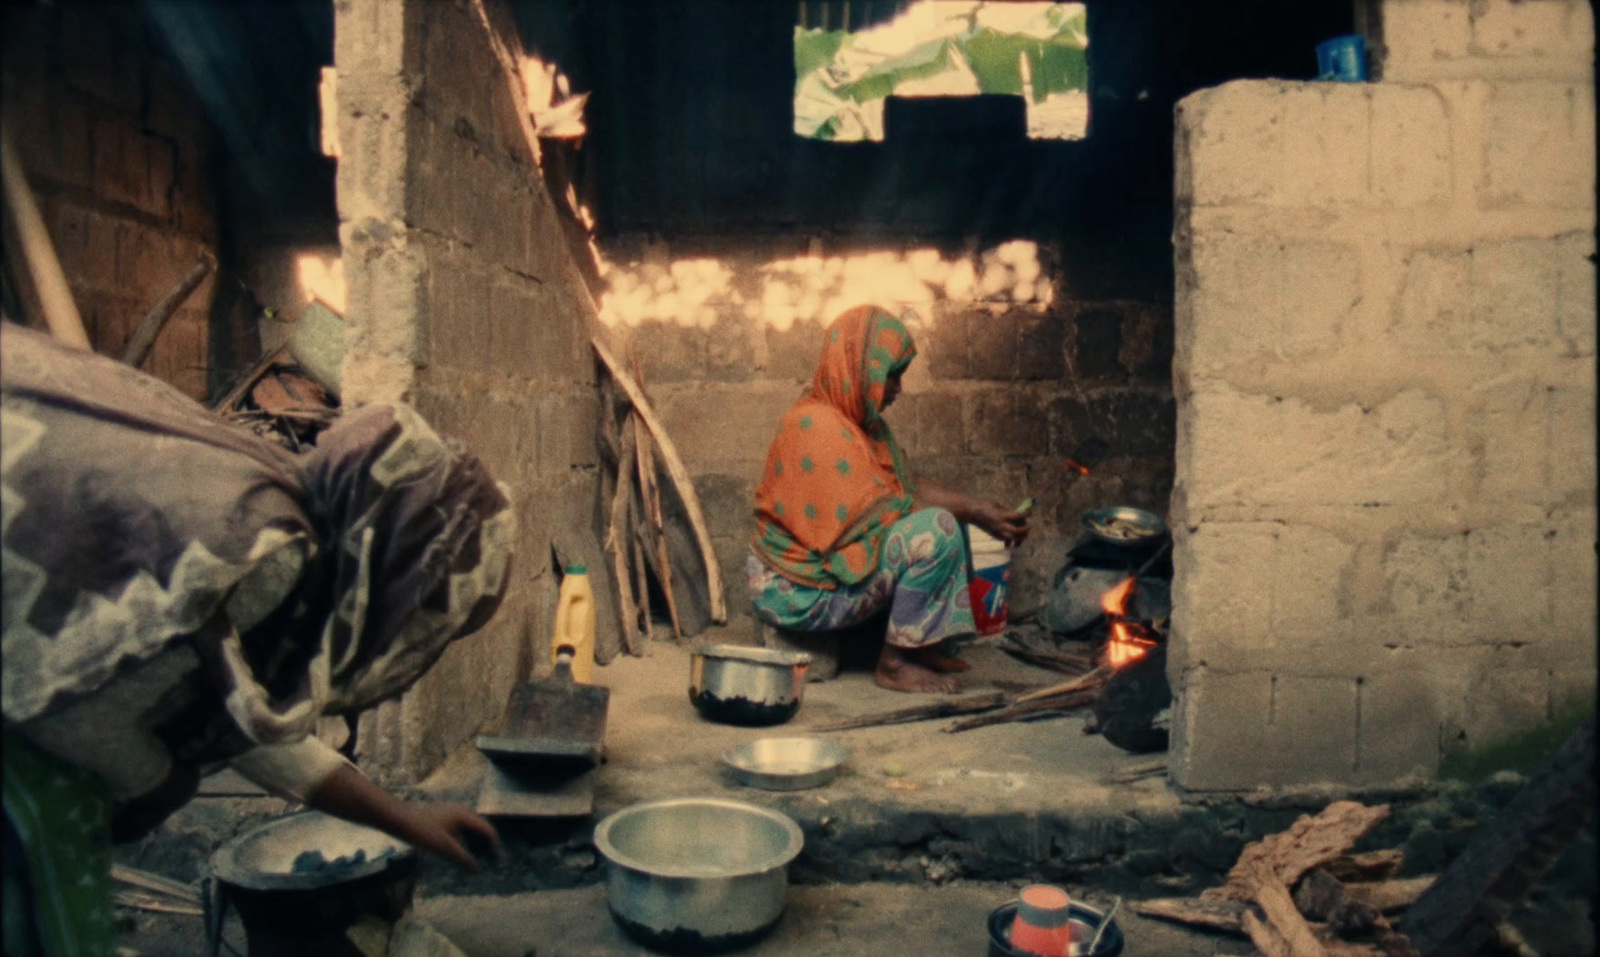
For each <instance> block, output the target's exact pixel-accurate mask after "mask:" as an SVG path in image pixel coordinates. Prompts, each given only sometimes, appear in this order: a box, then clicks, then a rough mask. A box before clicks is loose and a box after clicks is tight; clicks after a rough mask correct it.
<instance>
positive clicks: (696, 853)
mask: <svg viewBox="0 0 1600 957" xmlns="http://www.w3.org/2000/svg"><path fill="white" fill-rule="evenodd" d="M804 843H805V839H804V837H803V836H802V834H801V832H800V827H799V825H797V824H795V822H794V821H793V820H791V819H790V818H789V817H788V816H786V815H784V814H780V813H779V812H777V811H773V810H770V809H768V808H762V807H756V806H755V805H753V804H745V803H743V802H741V801H730V800H726V799H722V798H678V799H675V800H669V801H653V802H650V803H646V804H635V805H633V806H632V807H627V808H623V809H622V810H620V811H618V812H616V813H615V814H612V815H611V816H609V817H607V818H606V819H605V820H603V821H601V822H600V824H599V825H598V826H597V827H596V828H595V830H594V845H595V849H596V850H598V851H599V853H600V856H601V857H603V858H604V859H605V861H606V864H607V871H608V873H607V875H606V903H607V905H608V906H609V907H610V909H611V914H612V916H613V917H614V918H615V919H616V921H617V923H618V924H619V925H620V926H621V927H622V929H623V930H624V931H626V932H627V933H628V935H629V936H631V937H633V938H634V939H636V940H638V941H640V942H641V943H643V944H645V945H646V946H649V947H653V948H655V949H658V950H665V951H669V952H672V953H690V954H705V953H717V952H723V951H727V950H733V949H737V948H739V947H744V946H747V945H749V944H753V943H755V942H756V941H757V940H759V939H760V938H762V937H763V936H765V935H766V934H767V933H768V932H769V931H771V929H772V928H773V926H774V925H776V924H777V922H778V918H779V917H780V916H782V914H783V906H784V902H785V900H786V898H787V896H788V890H789V862H790V861H793V860H794V859H795V857H796V856H797V855H798V854H799V853H800V849H801V847H803V846H804Z"/></svg>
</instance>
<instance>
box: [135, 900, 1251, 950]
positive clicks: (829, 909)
mask: <svg viewBox="0 0 1600 957" xmlns="http://www.w3.org/2000/svg"><path fill="white" fill-rule="evenodd" d="M1016 891H1017V889H1016V887H1014V886H1012V885H1009V884H994V883H959V884H947V885H944V886H939V887H932V886H912V885H905V884H833V885H823V886H814V887H793V888H791V889H790V891H789V901H788V906H787V908H786V909H785V911H784V914H783V916H782V918H780V919H779V921H778V925H777V927H776V928H774V929H773V931H772V933H771V934H770V935H769V936H768V937H766V938H764V939H762V940H761V941H758V942H757V943H756V944H754V945H753V946H751V947H750V948H748V949H747V950H743V951H740V953H742V954H748V955H750V957H877V955H883V957H898V955H903V954H917V955H929V957H933V955H941V957H943V955H949V957H959V955H972V957H980V955H982V954H984V953H986V952H987V948H988V934H987V931H986V929H985V925H986V921H987V918H988V916H989V912H990V911H992V910H993V909H994V908H995V907H997V906H998V905H1000V904H1002V903H1004V902H1005V901H1008V900H1011V899H1013V898H1015V897H1016ZM1091 903H1098V904H1101V905H1102V906H1104V904H1105V903H1108V902H1105V901H1098V900H1091ZM417 913H418V914H419V915H420V916H421V917H422V918H423V919H424V920H426V921H427V922H428V923H429V924H430V925H431V926H432V927H433V928H434V929H435V930H437V931H438V932H440V933H441V934H443V935H444V936H445V937H447V938H448V939H449V940H450V941H451V943H453V944H454V945H455V946H456V947H458V948H460V949H461V950H462V951H463V952H464V953H466V954H467V957H607V955H618V957H645V955H649V954H652V953H654V952H653V951H650V950H648V949H646V948H644V947H642V946H640V945H639V944H637V943H635V942H634V941H632V940H631V939H629V938H628V937H627V936H626V935H624V934H623V933H622V931H621V930H620V929H618V927H617V925H616V923H615V922H614V921H613V920H611V917H610V914H609V913H608V912H607V909H606V901H605V889H604V888H603V887H601V886H598V885H596V886H591V887H582V888H575V889H572V890H560V891H541V892H538V893H522V894H514V895H509V896H472V897H456V896H444V897H431V898H424V899H421V900H419V901H418V902H417ZM1117 924H1118V926H1119V927H1120V928H1121V929H1122V931H1123V933H1125V934H1126V935H1127V947H1126V949H1125V950H1124V951H1123V953H1124V954H1127V955H1130V957H1132V955H1147V957H1213V955H1242V954H1251V953H1254V949H1253V948H1252V947H1251V946H1250V944H1249V942H1248V941H1245V940H1243V939H1239V938H1232V937H1226V936H1222V935H1215V934H1210V933H1206V932H1203V931H1198V930H1193V929H1189V928H1184V927H1178V926H1174V925H1172V924H1166V923H1163V922H1160V921H1154V920H1146V919H1144V918H1141V917H1139V916H1137V915H1135V914H1129V913H1127V912H1126V911H1119V916H1118V917H1117ZM226 939H227V940H228V942H229V944H230V945H231V946H232V947H234V948H236V949H237V950H239V951H240V952H243V950H244V936H243V931H242V929H241V928H240V927H239V925H238V922H237V921H236V920H235V921H232V922H231V923H230V926H229V928H228V930H227V933H226ZM121 943H122V944H123V946H126V947H129V948H130V949H133V950H136V951H138V952H139V953H140V954H143V955H146V957H193V955H195V954H198V953H201V949H202V946H203V943H204V937H203V934H202V932H201V929H200V920H199V918H192V917H191V918H185V917H174V916H168V915H140V917H139V918H138V919H137V928H134V927H129V928H128V930H127V932H126V933H125V934H124V935H123V938H122V941H121ZM226 953H227V951H226V950H224V954H226Z"/></svg>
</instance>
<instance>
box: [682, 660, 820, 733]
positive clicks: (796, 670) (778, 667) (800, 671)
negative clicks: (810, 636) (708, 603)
mask: <svg viewBox="0 0 1600 957" xmlns="http://www.w3.org/2000/svg"><path fill="white" fill-rule="evenodd" d="M810 665H811V656H810V655H807V654H803V653H800V652H794V651H777V650H774V649H771V648H746V647H744V646H742V645H709V646H707V647H705V648H700V649H697V650H696V651H695V652H694V654H693V656H692V657H691V658H690V661H689V700H690V701H691V702H692V703H693V704H694V707H695V710H697V711H699V712H700V714H701V715H703V716H704V717H706V718H707V719H709V720H711V721H717V722H720V723H722V724H741V725H756V726H759V725H773V724H782V723H783V722H785V721H788V720H789V719H790V718H792V717H794V715H795V712H796V711H799V710H800V698H801V694H802V693H803V692H804V691H805V687H806V669H807V668H808V667H810Z"/></svg>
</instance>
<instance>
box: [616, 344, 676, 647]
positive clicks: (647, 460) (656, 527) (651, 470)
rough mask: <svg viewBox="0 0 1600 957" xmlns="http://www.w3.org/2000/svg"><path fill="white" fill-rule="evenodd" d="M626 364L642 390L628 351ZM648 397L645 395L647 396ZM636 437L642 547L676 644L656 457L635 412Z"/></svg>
mask: <svg viewBox="0 0 1600 957" xmlns="http://www.w3.org/2000/svg"><path fill="white" fill-rule="evenodd" d="M628 361H629V363H630V364H631V365H632V366H633V379H634V381H635V382H637V383H639V389H640V391H641V392H642V391H643V390H644V370H643V369H642V368H640V366H639V356H638V354H637V353H634V352H633V351H632V350H631V349H630V350H629V356H628ZM647 394H648V393H647ZM629 417H630V418H631V419H632V420H633V421H634V423H635V424H636V427H639V428H640V429H641V431H640V433H639V442H638V445H639V452H638V459H639V492H640V497H641V499H642V500H643V502H644V519H645V521H644V522H643V523H642V524H643V525H644V526H645V531H646V533H647V534H648V535H649V539H650V540H649V541H648V542H646V543H644V544H645V548H646V551H647V552H648V553H650V554H651V555H653V556H654V557H655V561H653V562H651V564H650V567H651V568H652V569H653V570H654V571H655V573H656V580H657V581H659V582H660V583H661V592H662V594H663V595H664V596H665V597H666V600H667V616H668V618H670V619H671V621H672V636H673V637H674V638H676V639H678V640H679V641H682V640H683V624H682V623H681V621H680V620H679V618H678V599H677V597H676V596H674V595H673V593H672V562H671V561H670V559H669V558H668V556H667V535H666V529H665V527H664V523H663V519H662V517H661V488H660V486H658V485H657V484H656V457H655V454H654V451H653V450H652V447H651V442H650V434H649V433H648V432H645V431H643V428H642V426H638V423H639V421H640V420H639V414H638V411H637V410H635V411H633V412H630V413H629Z"/></svg>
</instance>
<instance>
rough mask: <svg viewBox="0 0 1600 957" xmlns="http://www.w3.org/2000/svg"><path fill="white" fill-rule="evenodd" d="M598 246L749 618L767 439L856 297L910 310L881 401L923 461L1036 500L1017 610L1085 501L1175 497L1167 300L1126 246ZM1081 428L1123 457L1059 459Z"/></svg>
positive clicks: (1045, 573)
mask: <svg viewBox="0 0 1600 957" xmlns="http://www.w3.org/2000/svg"><path fill="white" fill-rule="evenodd" d="M604 254H605V259H606V268H605V271H604V276H605V281H606V284H607V292H606V294H605V296H604V298H603V299H602V310H601V311H602V315H603V316H604V317H605V319H606V321H608V322H610V323H612V324H613V326H614V331H615V332H616V333H617V334H618V336H619V339H621V340H623V341H624V342H625V343H626V344H627V345H628V346H629V347H630V348H632V349H633V350H635V351H636V352H637V353H638V355H639V357H640V360H641V362H642V364H643V368H644V373H645V379H646V384H647V388H648V389H649V391H650V393H651V395H652V398H653V399H654V401H655V403H656V405H657V407H658V410H659V411H660V413H661V416H662V419H663V421H664V422H665V423H666V427H667V429H668V431H669V433H670V434H671V436H672V440H673V443H674V444H675V445H676V446H677V449H678V451H679V452H680V453H681V454H682V456H683V459H684V461H685V464H686V466H687V468H688V469H689V471H690V472H691V473H692V474H693V476H694V480H695V485H696V489H697V491H698V493H699V494H700V496H701V498H702V500H703V503H704V505H705V510H706V517H707V521H708V523H709V524H710V526H711V533H712V537H713V541H714V543H715V546H716V551H717V557H718V558H719V560H720V561H721V563H722V566H723V574H724V577H725V579H726V580H727V583H728V602H729V612H730V615H732V616H734V618H735V619H739V618H745V621H744V622H743V624H742V627H748V626H749V621H748V617H747V616H748V608H749V598H748V595H747V592H746V589H745V585H744V561H745V554H746V549H747V545H748V540H749V536H750V533H751V530H752V528H753V527H754V520H753V518H752V515H751V506H752V502H753V501H754V489H755V483H756V482H757V481H758V480H759V479H760V477H761V469H762V467H763V464H764V463H765V460H766V454H767V446H768V445H769V443H770V442H771V441H772V436H773V430H774V429H775V428H776V426H777V422H778V419H779V417H780V416H781V415H782V414H783V413H784V412H785V411H786V410H787V409H788V408H789V406H790V405H792V404H793V403H794V401H795V399H796V398H797V397H798V395H799V391H800V389H801V388H802V387H803V386H804V385H805V384H807V383H808V382H810V380H811V377H812V375H813V374H814V372H815V371H816V362H817V357H818V356H819V355H820V354H821V350H822V331H823V329H824V328H825V327H826V325H827V323H829V322H831V321H832V319H833V318H834V317H835V316H836V315H838V313H840V312H842V311H843V310H844V309H846V308H848V307H850V306H852V305H856V304H859V303H864V302H871V303H876V304H878V305H881V306H883V307H885V308H887V309H889V310H890V311H892V312H896V313H899V312H900V311H901V310H902V309H905V308H910V309H911V310H912V311H913V312H915V313H916V316H917V318H916V321H915V322H913V324H912V327H911V328H912V333H913V335H914V336H915V337H916V340H917V346H918V359H917V361H916V362H914V363H913V364H912V366H911V369H910V371H909V372H908V373H907V375H906V391H905V393H904V395H903V396H902V397H901V399H900V400H899V402H897V403H896V404H895V405H894V406H892V407H891V408H890V409H889V411H888V414H887V418H888V420H889V422H890V424H891V426H892V427H893V428H894V429H895V434H896V436H897V437H898V439H899V441H900V442H901V444H902V446H903V447H904V449H905V451H906V454H907V456H908V458H909V460H910V463H911V466H912V470H913V472H914V473H915V474H917V475H920V476H923V477H926V478H929V479H932V480H934V481H936V482H939V483H940V484H942V485H946V486H948V487H950V488H954V489H960V490H963V491H967V492H970V493H972V494H976V495H985V496H990V497H993V498H995V499H997V500H999V501H1001V502H1006V503H1011V504H1015V503H1018V502H1021V501H1022V500H1023V499H1024V498H1027V497H1030V496H1032V497H1033V498H1035V499H1036V502H1037V512H1036V518H1035V521H1034V523H1033V524H1034V532H1033V535H1032V537H1030V539H1029V540H1028V542H1027V544H1026V545H1025V546H1024V547H1023V548H1022V549H1020V550H1019V552H1018V553H1017V555H1016V557H1015V565H1014V567H1013V584H1014V594H1013V606H1012V607H1013V611H1014V612H1015V613H1018V614H1021V613H1026V612H1027V611H1028V610H1030V609H1033V608H1034V607H1036V606H1037V605H1038V604H1039V603H1040V600H1041V597H1042V594H1043V589H1044V587H1045V586H1046V585H1047V584H1048V578H1049V576H1051V575H1053V573H1054V572H1055V571H1056V569H1057V568H1059V567H1060V565H1061V563H1062V561H1063V559H1064V556H1065V545H1066V543H1067V542H1069V541H1070V540H1072V539H1073V538H1075V537H1076V536H1077V534H1079V525H1078V524H1077V523H1078V519H1079V517H1080V516H1081V515H1082V513H1083V512H1084V511H1085V510H1086V509H1088V508H1091V507H1097V506H1102V505H1112V504H1128V505H1137V506H1142V507H1146V508H1154V509H1156V510H1158V511H1161V512H1165V509H1166V502H1167V498H1168V494H1169V492H1170V490H1171V483H1172V445H1173V419H1174V412H1173V406H1172V394H1171V387H1170V371H1169V370H1170V359H1171V329H1172V326H1171V307H1170V305H1169V304H1168V303H1167V302H1166V301H1165V300H1166V299H1167V296H1166V294H1165V293H1164V292H1163V285H1162V284H1161V283H1160V282H1159V281H1158V280H1157V279H1155V278H1152V277H1151V276H1149V275H1148V274H1146V273H1145V272H1144V271H1142V270H1141V268H1139V266H1138V265H1136V264H1135V265H1130V259H1129V257H1113V258H1117V259H1118V261H1117V262H1116V263H1114V264H1108V263H1107V262H1105V261H1103V259H1104V257H1105V256H1106V255H1107V252H1106V250H1105V249H1104V248H1102V249H1101V251H1100V252H1099V253H1098V254H1094V253H1091V252H1088V251H1085V250H1079V249H1063V248H1060V247H1054V246H1048V245H1047V246H1044V247H1039V246H1037V245H1036V244H1034V243H1032V242H1027V241H1017V242H1011V243H1003V244H999V245H996V246H991V247H986V248H978V247H977V246H976V245H972V246H968V247H966V248H961V249H949V248H944V249H940V248H936V247H933V246H924V245H920V244H917V243H915V242H907V241H906V240H903V239H900V240H885V241H881V242H866V243H843V242H839V241H834V240H827V241H824V240H822V239H807V238H801V239H799V240H796V239H793V238H778V237H766V238H763V237H752V236H741V237H738V238H721V239H707V238H696V239H689V238H680V239H675V240H672V241H665V240H662V239H660V238H656V239H653V240H652V239H647V238H643V237H637V236H634V237H627V236H624V237H619V238H618V239H616V240H613V241H610V242H607V243H605V244H604ZM1097 256H1098V257H1100V258H1098V259H1097ZM1090 287H1098V288H1092V289H1091V288H1090ZM1080 290H1089V291H1090V293H1091V295H1092V298H1090V297H1089V296H1085V295H1084V294H1083V292H1080ZM1090 434H1098V435H1100V436H1102V437H1104V438H1106V439H1108V440H1109V441H1110V442H1111V444H1112V453H1111V455H1110V456H1109V457H1108V458H1107V460H1106V462H1105V463H1104V465H1103V466H1102V467H1101V468H1100V469H1098V470H1097V471H1096V473H1095V474H1094V475H1092V476H1090V477H1088V478H1084V479H1079V480H1077V481H1069V480H1067V479H1066V478H1065V476H1064V473H1063V471H1062V467H1061V463H1062V460H1063V459H1064V458H1065V457H1066V456H1067V455H1069V454H1070V453H1071V452H1072V451H1073V449H1074V448H1075V447H1076V446H1077V445H1078V443H1079V442H1081V441H1082V440H1083V439H1084V438H1086V437H1088V435H1090ZM737 624H738V622H737V621H736V625H737Z"/></svg>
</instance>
